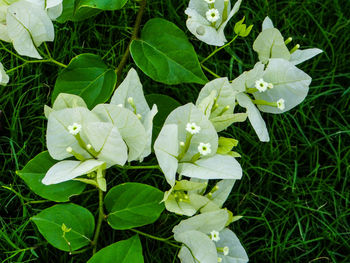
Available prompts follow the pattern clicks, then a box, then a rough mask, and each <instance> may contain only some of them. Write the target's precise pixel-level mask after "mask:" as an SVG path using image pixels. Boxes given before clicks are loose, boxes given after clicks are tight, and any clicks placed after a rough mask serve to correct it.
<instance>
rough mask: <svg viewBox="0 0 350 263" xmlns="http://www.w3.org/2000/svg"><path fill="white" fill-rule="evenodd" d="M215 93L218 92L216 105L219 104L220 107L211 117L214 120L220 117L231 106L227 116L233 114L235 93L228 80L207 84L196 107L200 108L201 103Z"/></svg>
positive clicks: (218, 80)
mask: <svg viewBox="0 0 350 263" xmlns="http://www.w3.org/2000/svg"><path fill="white" fill-rule="evenodd" d="M213 91H216V94H217V96H216V103H217V104H218V107H217V108H216V109H215V110H214V111H213V112H212V113H211V115H210V117H211V118H214V117H216V116H218V115H219V114H220V113H221V112H222V110H223V109H224V108H225V107H226V106H229V107H230V108H229V110H227V111H226V112H225V114H230V113H232V112H233V110H234V107H235V92H234V91H233V89H232V87H231V84H230V83H229V81H228V79H227V78H218V79H214V80H212V81H210V82H208V83H207V84H205V86H204V87H203V88H202V90H201V91H200V93H199V95H198V99H197V102H196V105H197V106H198V105H199V104H200V103H201V101H202V100H203V99H204V98H206V97H208V96H210V95H211V93H212V92H213Z"/></svg>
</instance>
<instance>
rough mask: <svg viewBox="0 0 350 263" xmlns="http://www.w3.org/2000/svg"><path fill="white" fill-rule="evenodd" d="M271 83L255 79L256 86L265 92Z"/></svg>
mask: <svg viewBox="0 0 350 263" xmlns="http://www.w3.org/2000/svg"><path fill="white" fill-rule="evenodd" d="M268 85H269V83H267V82H265V81H264V80H263V79H259V80H257V81H255V88H256V89H257V90H258V91H259V92H264V91H266V90H267V88H268Z"/></svg>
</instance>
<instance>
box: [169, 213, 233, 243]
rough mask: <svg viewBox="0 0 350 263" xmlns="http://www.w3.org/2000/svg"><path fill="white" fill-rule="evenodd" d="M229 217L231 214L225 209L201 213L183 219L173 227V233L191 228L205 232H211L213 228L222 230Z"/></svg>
mask: <svg viewBox="0 0 350 263" xmlns="http://www.w3.org/2000/svg"><path fill="white" fill-rule="evenodd" d="M228 219H229V215H228V212H227V210H225V209H220V210H216V211H213V212H207V213H203V214H199V215H196V216H194V217H191V218H189V219H185V220H182V221H181V222H180V223H179V224H178V225H177V226H175V227H174V228H173V233H174V234H175V235H176V234H179V233H184V232H187V231H191V230H196V231H199V232H202V233H204V234H209V233H210V232H211V231H213V230H215V231H218V232H220V231H221V230H222V229H224V227H225V225H226V223H227V221H228ZM175 239H176V238H175Z"/></svg>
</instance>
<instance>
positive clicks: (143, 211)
mask: <svg viewBox="0 0 350 263" xmlns="http://www.w3.org/2000/svg"><path fill="white" fill-rule="evenodd" d="M162 198H163V192H162V191H160V190H158V189H157V188H154V187H152V186H149V185H146V184H140V183H124V184H120V185H117V186H115V187H113V188H112V189H111V190H110V191H109V192H108V193H107V195H106V198H105V200H104V203H105V206H106V208H107V211H108V212H109V214H108V218H107V220H108V223H109V224H110V225H111V227H112V228H114V229H119V230H122V229H130V228H134V227H139V226H144V225H147V224H151V223H153V222H155V221H156V220H157V219H158V217H159V216H160V214H161V213H162V211H163V210H164V205H163V204H160V201H161V200H162Z"/></svg>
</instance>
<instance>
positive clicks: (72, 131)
mask: <svg viewBox="0 0 350 263" xmlns="http://www.w3.org/2000/svg"><path fill="white" fill-rule="evenodd" d="M80 130H81V125H80V124H79V123H73V124H72V125H69V126H68V131H69V133H70V134H73V135H77V134H78V133H79V132H80Z"/></svg>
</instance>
